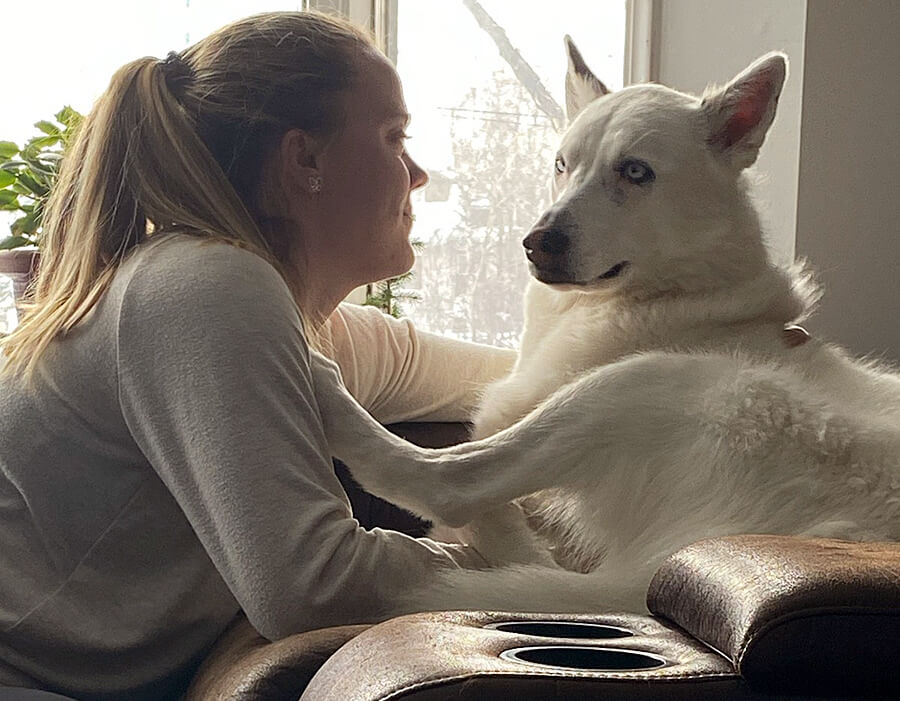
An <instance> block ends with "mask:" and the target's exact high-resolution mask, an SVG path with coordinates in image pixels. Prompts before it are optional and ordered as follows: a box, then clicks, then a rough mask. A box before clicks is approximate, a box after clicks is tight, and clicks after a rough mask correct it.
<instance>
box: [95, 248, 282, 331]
mask: <svg viewBox="0 0 900 701" xmlns="http://www.w3.org/2000/svg"><path fill="white" fill-rule="evenodd" d="M116 278H117V279H116V280H115V282H114V283H113V294H114V296H117V297H120V299H121V309H122V312H123V313H125V312H128V313H130V314H134V313H135V312H136V311H140V312H148V313H152V311H153V310H157V311H164V310H167V311H171V310H172V309H173V308H177V309H178V310H179V314H180V315H199V316H202V315H204V314H210V313H215V314H216V316H220V315H221V314H222V313H223V312H222V310H231V311H232V312H233V313H234V314H238V315H241V316H248V315H253V314H257V315H258V314H260V313H263V312H264V313H265V315H266V316H269V315H270V314H272V313H282V314H288V315H289V316H294V315H296V314H297V313H298V312H297V309H296V306H295V303H294V300H293V297H292V296H291V294H290V291H289V290H288V287H287V285H286V284H285V282H284V280H283V279H282V277H281V275H280V274H279V273H278V271H277V270H275V268H274V267H273V266H272V265H271V264H270V263H269V262H268V261H266V260H265V259H263V258H262V257H261V256H259V255H257V254H255V253H253V252H252V251H249V250H246V249H243V248H240V247H238V246H235V245H232V244H230V243H227V242H223V241H218V240H214V239H204V238H200V237H197V236H188V235H184V234H169V235H166V236H163V237H160V238H159V239H157V240H154V239H151V240H150V241H148V242H147V243H145V244H141V245H140V246H138V247H137V248H136V249H135V251H134V252H133V253H132V254H131V256H130V257H129V258H128V260H126V261H125V263H123V265H122V268H121V269H120V271H119V274H118V275H117V276H116ZM116 288H118V289H116Z"/></svg>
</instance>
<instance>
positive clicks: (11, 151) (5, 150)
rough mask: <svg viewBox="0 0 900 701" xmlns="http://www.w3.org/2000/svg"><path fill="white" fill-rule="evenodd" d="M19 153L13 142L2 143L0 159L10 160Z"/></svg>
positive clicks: (0, 143)
mask: <svg viewBox="0 0 900 701" xmlns="http://www.w3.org/2000/svg"><path fill="white" fill-rule="evenodd" d="M18 152H19V147H18V146H16V145H15V144H14V143H13V142H12V141H0V158H2V159H3V160H9V159H10V158H12V157H13V156H15V155H16V154H17V153H18Z"/></svg>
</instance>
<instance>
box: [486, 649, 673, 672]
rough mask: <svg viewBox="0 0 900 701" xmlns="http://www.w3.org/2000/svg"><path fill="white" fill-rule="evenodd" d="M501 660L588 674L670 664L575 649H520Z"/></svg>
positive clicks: (629, 653)
mask: <svg viewBox="0 0 900 701" xmlns="http://www.w3.org/2000/svg"><path fill="white" fill-rule="evenodd" d="M500 657H501V658H503V659H505V660H511V661H513V662H519V663H523V664H532V665H538V666H541V667H556V668H558V669H580V670H582V671H587V672H636V671H640V670H643V669H656V668H658V667H664V666H665V665H666V664H667V663H666V660H665V659H663V658H662V657H659V656H658V655H652V654H650V653H649V652H637V651H636V650H615V649H612V648H603V647H586V646H585V647H582V646H574V645H553V646H549V645H548V646H539V647H538V646H535V647H517V648H514V649H512V650H505V651H504V652H501V653H500Z"/></svg>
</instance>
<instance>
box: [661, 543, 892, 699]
mask: <svg viewBox="0 0 900 701" xmlns="http://www.w3.org/2000/svg"><path fill="white" fill-rule="evenodd" d="M647 606H648V608H649V609H650V611H651V612H652V613H654V614H657V615H659V616H663V617H665V618H667V619H669V620H670V621H673V622H674V623H676V624H678V625H679V626H681V627H682V628H683V629H685V630H686V631H687V632H688V633H690V634H691V635H693V636H694V637H696V638H699V639H700V640H702V641H703V642H705V643H707V644H708V645H710V646H711V647H712V648H714V649H716V650H718V651H719V652H720V653H721V654H723V655H724V656H725V657H727V658H729V659H730V660H731V661H732V663H733V664H734V666H735V668H736V669H737V670H738V671H739V672H740V674H741V675H742V676H743V677H744V678H745V679H746V680H747V682H748V683H749V684H750V685H752V686H755V687H758V688H765V689H777V690H778V691H782V692H784V691H791V692H796V693H825V692H827V693H828V694H836V693H841V692H843V693H848V694H850V695H853V696H861V695H863V694H891V696H892V697H894V695H896V694H900V674H898V673H897V656H898V652H900V544H898V543H851V542H846V541H839V540H827V539H806V538H797V537H786V536H752V535H748V536H734V537H728V538H716V539H710V540H704V541H700V542H698V543H695V544H693V545H690V546H688V547H686V548H683V549H682V550H680V551H678V552H677V553H675V554H674V555H672V556H671V557H670V558H669V559H668V560H667V561H666V562H665V563H664V565H663V566H662V567H661V568H660V570H659V571H658V572H657V574H656V576H655V577H654V578H653V580H652V582H651V584H650V588H649V591H648V594H647Z"/></svg>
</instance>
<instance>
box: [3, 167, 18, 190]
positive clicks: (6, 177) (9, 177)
mask: <svg viewBox="0 0 900 701" xmlns="http://www.w3.org/2000/svg"><path fill="white" fill-rule="evenodd" d="M14 182H16V176H15V175H13V174H12V173H7V172H6V171H5V170H0V188H2V187H9V186H10V185H12V184H13V183H14Z"/></svg>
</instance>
